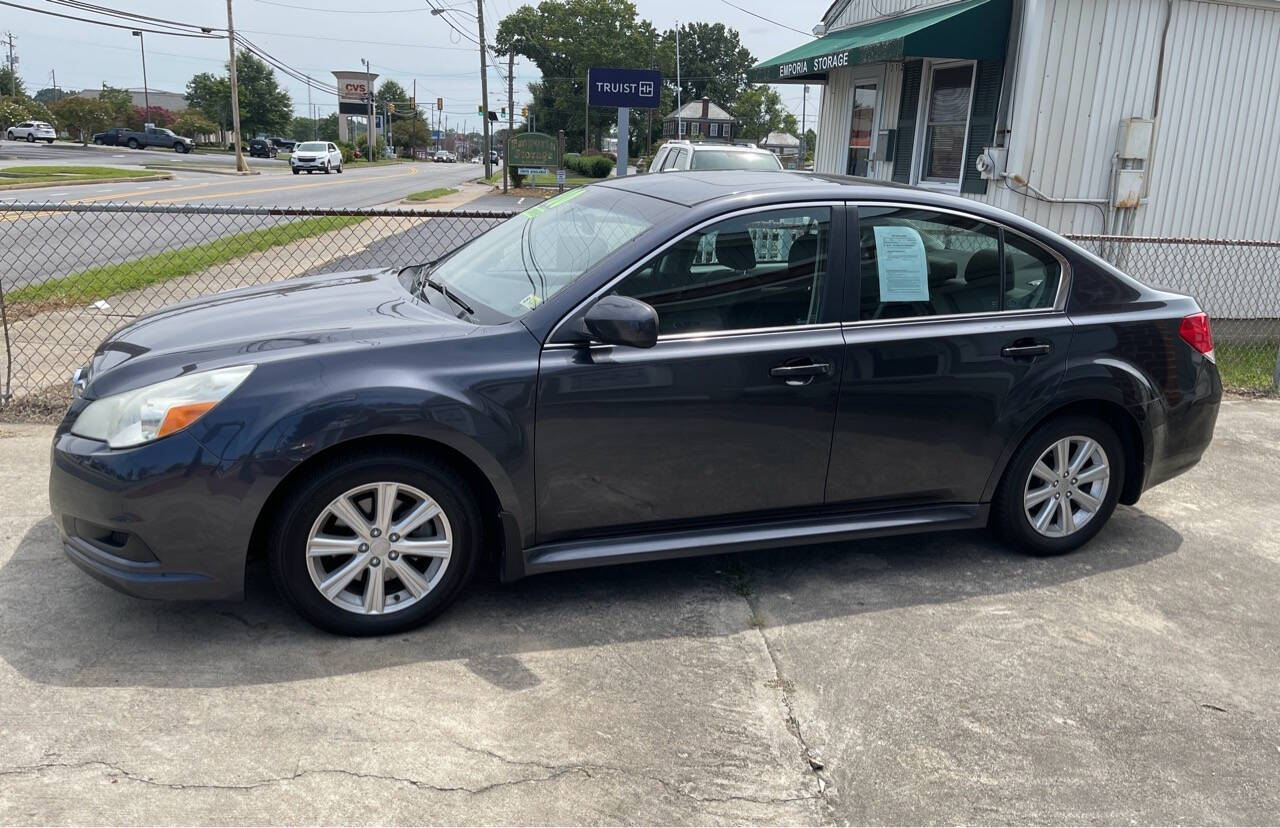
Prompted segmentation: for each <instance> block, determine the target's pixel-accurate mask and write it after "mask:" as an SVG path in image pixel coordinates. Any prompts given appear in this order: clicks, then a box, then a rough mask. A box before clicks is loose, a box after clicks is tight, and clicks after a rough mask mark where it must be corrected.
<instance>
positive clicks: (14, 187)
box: [0, 173, 173, 191]
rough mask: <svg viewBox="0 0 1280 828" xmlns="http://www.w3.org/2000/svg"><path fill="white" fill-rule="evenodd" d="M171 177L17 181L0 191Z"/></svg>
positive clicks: (167, 178) (155, 179) (133, 181)
mask: <svg viewBox="0 0 1280 828" xmlns="http://www.w3.org/2000/svg"><path fill="white" fill-rule="evenodd" d="M172 178H173V176H172V175H171V174H169V173H157V174H156V175H139V176H130V177H129V178H90V179H88V180H87V181H41V182H39V183H36V184H24V183H22V182H20V181H19V182H17V183H14V184H0V191H3V190H34V189H37V188H39V187H78V186H80V185H84V184H136V183H138V182H139V181H169V180H170V179H172Z"/></svg>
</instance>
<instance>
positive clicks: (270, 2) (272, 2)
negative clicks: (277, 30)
mask: <svg viewBox="0 0 1280 828" xmlns="http://www.w3.org/2000/svg"><path fill="white" fill-rule="evenodd" d="M254 2H257V3H262V4H263V5H266V6H283V7H284V8H286V9H300V10H302V11H311V12H324V13H328V14H345V15H347V16H348V17H350V16H351V14H352V11H351V9H321V8H316V7H315V6H295V5H294V4H293V3H281V2H279V0H254ZM424 11H428V9H423V8H416V9H360V10H359V11H358V12H356V14H361V15H364V14H403V13H405V12H424Z"/></svg>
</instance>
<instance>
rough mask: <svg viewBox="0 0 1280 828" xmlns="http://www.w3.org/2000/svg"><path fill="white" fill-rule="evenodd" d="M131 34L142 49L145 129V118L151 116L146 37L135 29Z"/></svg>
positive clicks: (145, 119)
mask: <svg viewBox="0 0 1280 828" xmlns="http://www.w3.org/2000/svg"><path fill="white" fill-rule="evenodd" d="M133 36H134V37H136V38H138V46H139V47H141V49H142V128H143V129H146V128H147V119H148V118H150V117H151V91H150V89H149V88H148V87H147V39H146V38H145V37H143V36H142V32H140V31H138V30H136V29H135V30H134V32H133Z"/></svg>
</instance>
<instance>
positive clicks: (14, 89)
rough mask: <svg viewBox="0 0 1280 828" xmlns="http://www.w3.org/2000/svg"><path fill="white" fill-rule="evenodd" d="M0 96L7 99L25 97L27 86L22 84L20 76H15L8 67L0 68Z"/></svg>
mask: <svg viewBox="0 0 1280 828" xmlns="http://www.w3.org/2000/svg"><path fill="white" fill-rule="evenodd" d="M0 96H4V97H7V98H25V97H27V85H26V84H25V83H23V82H22V76H21V75H17V76H15V75H14V73H13V70H12V69H10V68H9V67H8V66H0Z"/></svg>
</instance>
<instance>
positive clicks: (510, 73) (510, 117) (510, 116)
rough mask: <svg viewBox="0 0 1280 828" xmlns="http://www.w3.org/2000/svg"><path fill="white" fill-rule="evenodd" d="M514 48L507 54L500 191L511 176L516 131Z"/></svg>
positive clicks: (505, 188) (503, 190)
mask: <svg viewBox="0 0 1280 828" xmlns="http://www.w3.org/2000/svg"><path fill="white" fill-rule="evenodd" d="M515 76H516V50H515V49H512V50H511V53H510V54H509V55H507V146H506V149H505V150H504V151H503V153H502V192H504V193H505V192H506V191H507V180H508V179H509V178H510V177H511V175H510V172H509V170H510V169H511V135H512V133H514V132H515V131H516V92H515V88H516V87H515Z"/></svg>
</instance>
